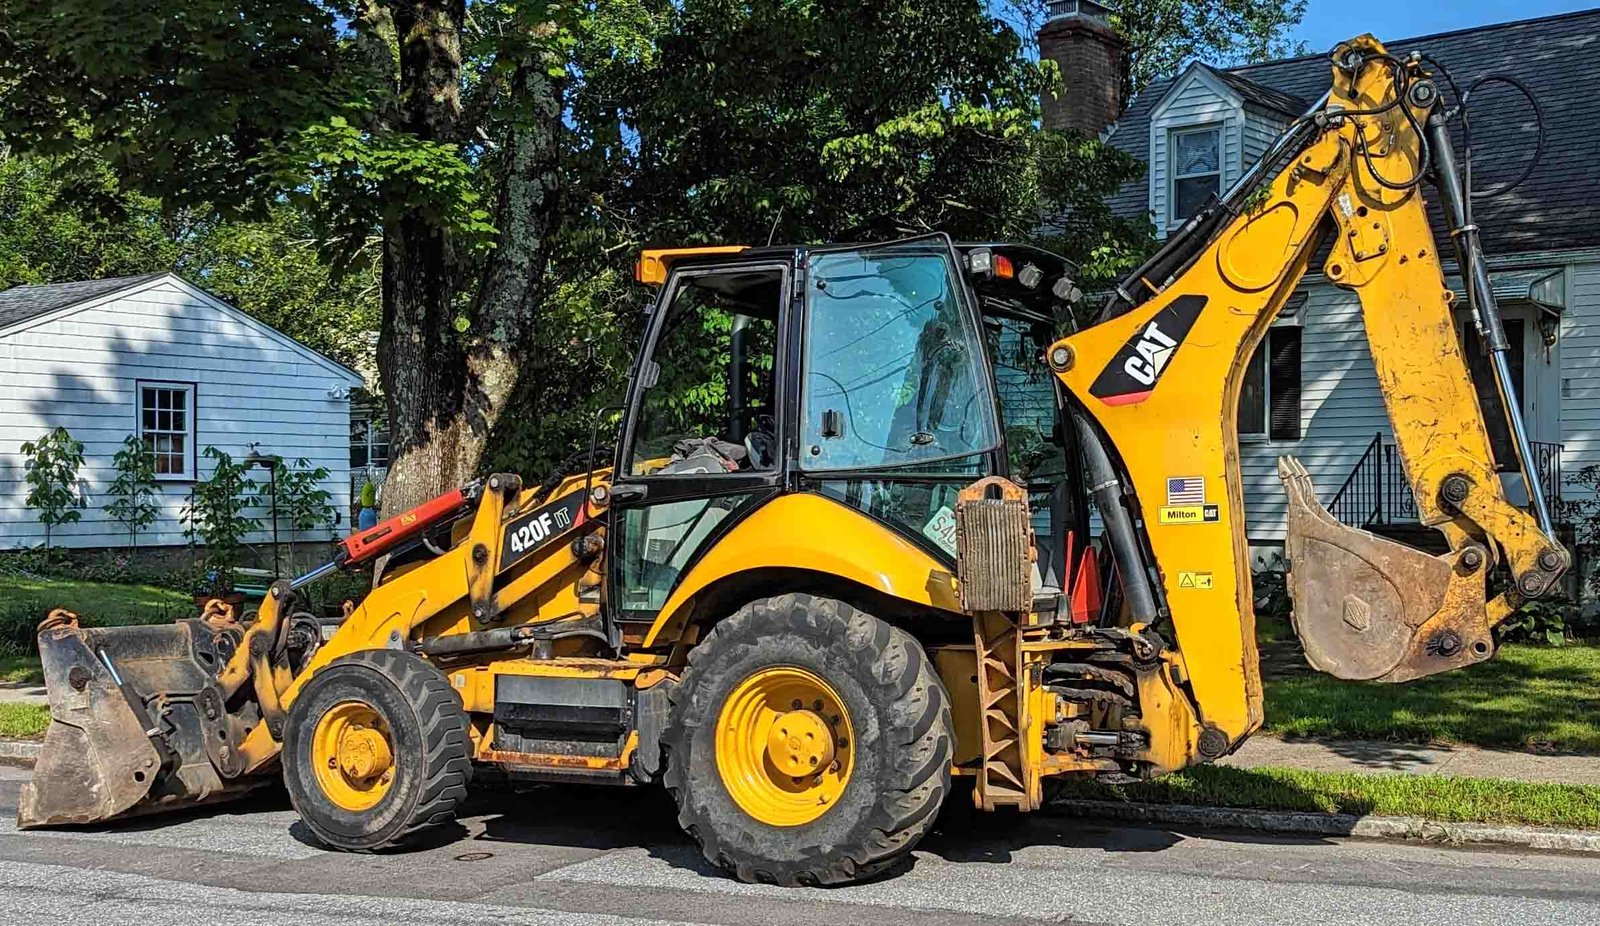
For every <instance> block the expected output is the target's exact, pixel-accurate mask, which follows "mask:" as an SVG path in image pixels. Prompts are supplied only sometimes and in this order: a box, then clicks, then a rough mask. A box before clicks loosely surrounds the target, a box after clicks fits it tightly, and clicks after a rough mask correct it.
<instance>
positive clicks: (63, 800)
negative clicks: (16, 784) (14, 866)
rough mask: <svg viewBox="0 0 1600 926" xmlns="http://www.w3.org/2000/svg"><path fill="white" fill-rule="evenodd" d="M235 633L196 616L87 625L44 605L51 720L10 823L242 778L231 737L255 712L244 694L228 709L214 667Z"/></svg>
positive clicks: (224, 788)
mask: <svg viewBox="0 0 1600 926" xmlns="http://www.w3.org/2000/svg"><path fill="white" fill-rule="evenodd" d="M235 626H236V625H235ZM236 641H237V632H236V631H234V630H231V629H218V628H216V627H214V626H211V625H208V624H207V623H206V622H204V621H201V620H183V621H179V622H177V623H175V624H166V625H160V626H144V627H117V628H103V629H100V628H97V629H89V628H80V627H79V626H77V620H76V617H75V616H73V615H70V614H66V613H65V612H56V613H55V614H53V615H52V616H51V618H50V619H49V620H47V621H46V622H45V623H44V624H43V625H41V628H40V633H39V655H40V659H41V661H42V663H43V666H44V679H45V686H46V688H47V690H48V692H49V698H50V727H49V729H48V730H47V731H46V733H45V740H44V746H43V749H42V751H41V753H40V755H39V759H38V762H37V763H36V764H35V766H34V772H33V779H32V780H31V781H30V782H28V783H27V784H25V785H23V786H22V793H21V796H20V798H19V800H18V802H17V823H18V825H19V826H22V827H25V828H26V827H35V826H57V825H68V824H82V823H93V822H96V821H100V820H106V819H110V818H112V817H118V816H122V815H125V814H129V813H139V812H144V811H148V810H155V809H164V808H175V807H181V806H188V805H191V804H197V803H201V802H208V801H212V800H216V799H219V798H222V797H226V796H231V795H234V794H238V793H242V792H243V791H244V790H248V787H249V785H250V784H251V782H249V781H248V780H238V779H237V778H236V776H238V775H239V774H240V773H241V772H242V771H243V767H242V766H243V760H242V758H241V757H240V756H239V754H238V745H239V742H240V740H241V739H242V738H243V736H244V734H245V733H246V732H247V731H248V728H249V726H250V725H251V724H252V723H253V722H254V718H256V717H257V716H258V714H257V712H256V708H255V706H254V705H253V704H248V703H246V704H242V705H240V706H239V707H238V708H237V709H236V713H234V714H229V713H228V712H227V711H226V710H225V707H224V699H223V697H222V693H221V690H220V689H219V688H218V686H217V684H216V681H215V678H214V673H215V667H216V666H217V665H220V664H221V658H222V657H223V655H224V653H225V652H227V651H228V646H229V644H230V643H233V642H236Z"/></svg>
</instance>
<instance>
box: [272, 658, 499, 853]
mask: <svg viewBox="0 0 1600 926" xmlns="http://www.w3.org/2000/svg"><path fill="white" fill-rule="evenodd" d="M337 724H343V727H342V728H339V729H335V728H334V726H333V725H337ZM349 729H354V730H356V731H357V732H358V734H359V735H366V734H365V733H361V732H360V731H362V730H363V729H366V730H373V731H378V730H381V731H382V732H381V733H380V736H382V738H383V740H384V743H385V744H386V747H387V750H388V752H389V756H390V760H391V761H390V762H389V764H388V765H387V766H382V765H379V766H374V767H371V768H363V769H360V771H370V772H371V774H369V775H366V776H352V775H351V774H349V773H347V772H345V771H344V770H343V769H342V768H341V766H340V764H339V763H340V762H341V761H342V760H341V759H340V758H338V755H337V754H330V753H329V749H328V743H329V742H330V739H331V740H334V741H338V738H339V734H340V733H341V732H342V731H343V730H349ZM319 739H320V740H321V745H320V746H319ZM379 751H380V752H381V751H382V747H379ZM385 773H387V776H388V777H387V778H385V777H384V775H385ZM471 775H472V760H471V755H470V742H469V739H468V736H467V715H466V712H465V711H463V710H462V708H461V699H460V697H458V696H457V695H456V692H455V690H454V689H452V688H451V687H450V684H449V683H448V682H447V681H446V680H445V678H444V676H442V675H440V674H439V672H438V670H436V669H435V668H434V667H433V666H431V665H429V664H428V663H427V662H425V661H424V660H422V659H421V658H419V657H417V656H414V655H412V654H411V653H407V652H403V651H401V650H366V651H364V652H359V653H354V654H352V655H349V656H345V657H343V658H341V659H338V660H336V661H334V662H333V663H331V664H329V665H328V666H326V667H325V668H323V669H322V670H321V671H319V672H317V674H316V675H314V676H312V678H311V681H309V682H307V683H306V686H305V687H304V688H303V689H301V692H300V696H299V697H298V698H296V699H295V702H294V705H293V706H292V707H291V708H290V709H289V716H288V719H287V723H285V725H284V740H283V781H284V785H285V786H286V787H287V788H288V790H289V800H290V802H291V803H293V804H294V809H295V811H296V812H297V813H299V814H300V819H301V820H302V821H304V822H305V824H306V826H307V827H308V828H309V829H310V830H311V832H312V833H313V834H314V835H315V836H316V837H317V838H318V839H319V840H321V841H322V842H324V843H326V844H327V845H329V846H331V847H333V848H336V849H344V850H347V851H352V852H371V851H375V850H378V849H385V848H390V847H393V846H398V845H402V844H404V843H405V842H407V841H408V840H410V839H411V838H412V837H414V836H416V835H417V834H418V833H420V832H421V831H423V830H426V829H429V828H431V827H434V826H438V825H440V824H444V823H448V822H449V821H451V820H453V819H455V815H456V810H457V808H458V807H459V806H460V805H461V803H462V801H464V800H465V799H466V796H467V782H468V781H469V780H470V778H471Z"/></svg>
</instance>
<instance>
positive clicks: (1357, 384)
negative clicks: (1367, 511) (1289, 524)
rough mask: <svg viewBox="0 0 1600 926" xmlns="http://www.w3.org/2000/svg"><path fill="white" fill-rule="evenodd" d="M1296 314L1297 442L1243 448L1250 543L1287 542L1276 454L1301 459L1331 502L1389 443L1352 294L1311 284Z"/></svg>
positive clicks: (1242, 475) (1386, 422) (1325, 499)
mask: <svg viewBox="0 0 1600 926" xmlns="http://www.w3.org/2000/svg"><path fill="white" fill-rule="evenodd" d="M1302 289H1304V291H1305V292H1306V302H1305V305H1304V306H1302V307H1301V309H1300V311H1299V313H1297V320H1298V321H1299V322H1300V324H1301V326H1302V330H1301V337H1300V388H1301V392H1300V427H1301V431H1300V433H1301V435H1302V437H1301V438H1300V440H1297V441H1246V442H1242V443H1241V444H1240V446H1239V470H1240V480H1241V483H1242V488H1243V490H1244V506H1245V518H1246V521H1247V524H1248V528H1247V531H1248V536H1249V538H1250V540H1251V542H1252V543H1260V542H1272V543H1276V542H1281V541H1282V540H1283V538H1284V531H1285V524H1284V494H1283V487H1282V486H1281V485H1280V484H1279V482H1278V468H1277V467H1278V457H1279V456H1281V455H1283V454H1290V455H1293V456H1296V457H1299V458H1300V461H1301V462H1302V463H1304V464H1305V465H1306V469H1307V470H1309V471H1310V473H1311V477H1312V480H1313V482H1314V483H1315V484H1316V487H1317V497H1318V498H1319V499H1321V500H1322V502H1323V504H1327V503H1328V502H1329V501H1331V500H1332V498H1333V494H1334V493H1335V492H1337V491H1338V490H1339V487H1340V486H1341V485H1343V484H1344V480H1345V477H1347V476H1349V475H1350V470H1351V469H1353V468H1354V467H1355V465H1356V463H1357V461H1359V460H1360V459H1361V454H1362V453H1363V452H1365V451H1366V449H1367V444H1368V443H1370V442H1371V441H1372V437H1373V435H1375V434H1377V433H1379V432H1382V433H1383V434H1384V435H1385V439H1386V440H1387V439H1388V438H1389V435H1390V434H1391V431H1390V429H1389V417H1388V414H1387V412H1386V411H1385V410H1384V407H1383V397H1382V396H1381V395H1380V394H1379V392H1378V378H1377V373H1376V371H1375V370H1374V369H1373V366H1372V353H1371V351H1369V350H1368V349H1367V338H1366V329H1365V328H1364V327H1363V325H1362V322H1361V302H1360V300H1358V299H1357V298H1356V296H1355V294H1354V293H1351V292H1347V291H1345V290H1341V289H1338V288H1336V287H1334V286H1332V285H1330V284H1328V283H1324V282H1310V283H1307V284H1305V285H1304V286H1303V287H1302Z"/></svg>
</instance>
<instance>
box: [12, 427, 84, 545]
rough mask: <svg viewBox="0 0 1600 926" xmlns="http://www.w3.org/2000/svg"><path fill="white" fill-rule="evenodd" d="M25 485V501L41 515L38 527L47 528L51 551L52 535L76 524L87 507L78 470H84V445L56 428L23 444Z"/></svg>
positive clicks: (46, 537) (63, 430) (45, 541)
mask: <svg viewBox="0 0 1600 926" xmlns="http://www.w3.org/2000/svg"><path fill="white" fill-rule="evenodd" d="M21 449H22V455H23V456H25V457H27V460H26V461H24V463H23V470H24V475H23V481H24V482H26V483H27V485H28V495H27V497H26V498H25V499H24V500H23V501H24V504H26V505H27V506H28V507H29V508H32V509H33V510H34V511H36V512H38V518H39V523H40V524H43V525H44V545H45V548H46V549H48V548H49V547H50V534H51V531H52V530H53V529H54V528H55V527H57V526H59V525H62V524H74V523H76V522H77V521H79V520H80V519H81V518H82V516H83V515H82V513H81V512H80V511H79V509H81V508H83V507H85V506H86V505H87V504H88V503H87V502H86V501H85V500H84V498H83V493H81V492H79V491H78V469H79V468H80V467H82V466H83V444H82V442H80V441H78V440H77V439H75V438H74V437H73V436H72V435H71V434H70V433H68V432H67V429H66V428H62V427H55V428H51V429H50V430H48V431H46V432H45V433H44V434H42V435H40V436H39V438H38V439H37V440H31V441H24V442H23V443H22V448H21Z"/></svg>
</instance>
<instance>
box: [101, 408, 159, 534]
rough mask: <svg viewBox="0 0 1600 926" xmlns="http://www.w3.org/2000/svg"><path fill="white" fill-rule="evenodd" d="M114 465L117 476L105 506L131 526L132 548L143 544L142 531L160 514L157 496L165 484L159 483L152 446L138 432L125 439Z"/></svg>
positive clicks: (129, 532) (110, 513)
mask: <svg viewBox="0 0 1600 926" xmlns="http://www.w3.org/2000/svg"><path fill="white" fill-rule="evenodd" d="M111 467H112V469H113V470H114V471H115V472H116V474H117V478H115V479H113V480H111V485H110V486H107V487H106V494H107V495H109V496H111V501H110V502H109V503H107V504H106V505H105V506H104V507H105V512H106V514H109V515H111V516H112V517H113V518H115V519H116V520H117V521H119V522H121V524H122V526H123V527H125V528H127V529H128V548H129V549H132V548H134V547H137V546H138V545H139V533H140V532H141V531H143V530H144V529H145V528H147V527H149V526H150V525H151V523H153V522H154V521H155V519H156V515H157V514H159V513H160V511H161V506H160V505H157V504H156V501H155V499H156V496H157V495H158V494H160V492H161V486H160V485H158V484H157V483H156V458H155V454H153V453H151V452H150V445H149V444H148V443H146V442H145V440H144V438H141V437H139V436H137V435H134V434H129V435H128V436H127V438H126V439H125V440H123V442H122V449H121V450H118V451H117V455H116V456H114V457H112V458H111Z"/></svg>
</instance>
